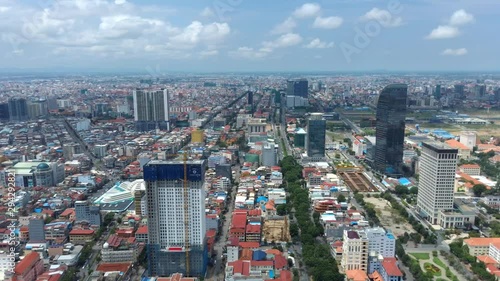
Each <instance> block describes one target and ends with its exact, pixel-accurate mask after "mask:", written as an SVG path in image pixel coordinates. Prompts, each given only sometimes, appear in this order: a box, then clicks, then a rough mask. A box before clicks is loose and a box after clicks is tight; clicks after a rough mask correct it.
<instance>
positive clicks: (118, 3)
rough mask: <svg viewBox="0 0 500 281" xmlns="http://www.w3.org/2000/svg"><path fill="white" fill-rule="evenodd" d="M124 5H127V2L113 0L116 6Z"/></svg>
mask: <svg viewBox="0 0 500 281" xmlns="http://www.w3.org/2000/svg"><path fill="white" fill-rule="evenodd" d="M125 3H127V0H115V4H116V5H123V4H125Z"/></svg>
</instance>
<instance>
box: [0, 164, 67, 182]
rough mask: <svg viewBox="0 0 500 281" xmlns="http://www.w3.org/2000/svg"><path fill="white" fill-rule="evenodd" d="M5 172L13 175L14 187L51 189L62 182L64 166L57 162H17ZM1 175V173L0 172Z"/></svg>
mask: <svg viewBox="0 0 500 281" xmlns="http://www.w3.org/2000/svg"><path fill="white" fill-rule="evenodd" d="M5 172H12V173H14V174H15V183H16V186H21V187H29V188H31V187H35V186H43V187H52V186H56V185H57V184H58V183H61V182H63V181H64V176H65V174H64V164H63V163H59V162H38V161H29V162H19V163H17V164H16V165H14V166H12V167H8V168H7V169H5V170H4V173H5ZM0 173H1V172H0Z"/></svg>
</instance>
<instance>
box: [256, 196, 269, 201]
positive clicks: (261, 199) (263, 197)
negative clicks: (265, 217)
mask: <svg viewBox="0 0 500 281" xmlns="http://www.w3.org/2000/svg"><path fill="white" fill-rule="evenodd" d="M256 201H257V203H260V202H262V201H264V202H267V201H269V199H267V197H265V196H259V197H258V198H257V200H256Z"/></svg>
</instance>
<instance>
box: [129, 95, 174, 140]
mask: <svg viewBox="0 0 500 281" xmlns="http://www.w3.org/2000/svg"><path fill="white" fill-rule="evenodd" d="M133 99H134V120H135V122H136V129H137V130H138V131H151V130H156V129H160V130H167V131H169V130H170V123H169V121H170V119H169V118H170V109H169V102H168V101H169V95H168V90H166V89H162V90H157V91H146V90H139V89H138V90H134V92H133Z"/></svg>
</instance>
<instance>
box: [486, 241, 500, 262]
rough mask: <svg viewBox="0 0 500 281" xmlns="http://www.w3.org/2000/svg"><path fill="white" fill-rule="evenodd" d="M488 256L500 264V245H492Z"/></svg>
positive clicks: (497, 243)
mask: <svg viewBox="0 0 500 281" xmlns="http://www.w3.org/2000/svg"><path fill="white" fill-rule="evenodd" d="M488 256H490V257H491V258H492V259H494V260H495V261H496V262H497V263H500V243H499V242H496V243H490V247H489V251H488Z"/></svg>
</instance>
